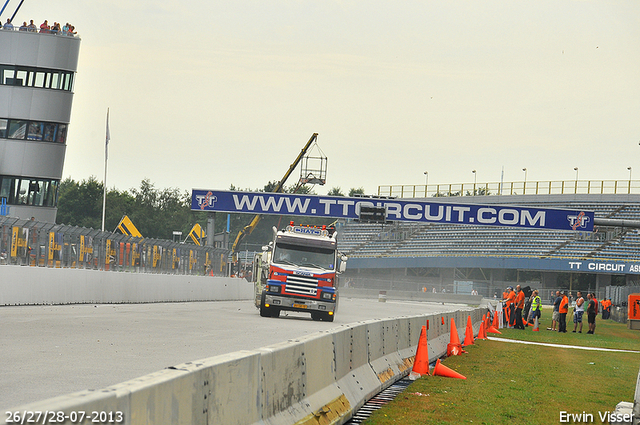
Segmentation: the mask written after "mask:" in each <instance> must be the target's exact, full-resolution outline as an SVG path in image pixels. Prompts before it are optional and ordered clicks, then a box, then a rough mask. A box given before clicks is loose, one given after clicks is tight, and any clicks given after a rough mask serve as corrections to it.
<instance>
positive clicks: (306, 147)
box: [231, 133, 318, 263]
mask: <svg viewBox="0 0 640 425" xmlns="http://www.w3.org/2000/svg"><path fill="white" fill-rule="evenodd" d="M317 139H318V133H313V135H312V136H311V138H310V139H309V141H308V142H307V144H306V145H304V147H303V148H302V150H301V151H300V154H299V155H298V157H297V158H296V159H295V160H294V161H293V163H291V165H290V166H289V169H288V170H287V172H286V173H284V176H282V178H281V179H280V181H279V182H278V184H277V185H276V187H275V188H274V190H273V191H274V192H276V193H280V192H282V189H283V188H284V184H285V182H286V181H287V179H288V178H289V176H291V174H292V173H293V170H295V168H296V167H297V166H298V164H299V163H300V161H302V158H304V156H305V155H306V153H307V151H308V150H309V148H310V147H311V145H312V144H313V143H314V142H316V140H317ZM300 183H301V182H298V184H300ZM261 218H262V216H261V215H260V214H256V215H255V216H254V217H253V220H251V223H249V224H248V225H247V226H245V227H244V228H243V229H242V230H241V231H240V232H238V236H237V237H236V240H235V241H234V242H233V245H232V247H231V261H232V262H233V263H235V262H236V261H238V250H239V249H240V243H241V242H242V240H243V239H244V238H245V236H249V235H250V234H251V233H252V232H253V230H254V229H255V228H256V226H257V225H258V223H260V220H261Z"/></svg>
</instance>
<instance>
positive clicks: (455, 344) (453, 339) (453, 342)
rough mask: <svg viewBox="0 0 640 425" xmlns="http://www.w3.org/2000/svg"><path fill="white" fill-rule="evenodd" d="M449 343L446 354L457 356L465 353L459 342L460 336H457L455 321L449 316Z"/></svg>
mask: <svg viewBox="0 0 640 425" xmlns="http://www.w3.org/2000/svg"><path fill="white" fill-rule="evenodd" d="M449 334H450V336H449V344H448V345H447V356H457V355H459V354H462V353H466V351H464V350H463V349H462V345H461V344H460V338H459V337H458V330H457V329H456V322H455V321H454V320H453V317H452V318H451V330H450V332H449Z"/></svg>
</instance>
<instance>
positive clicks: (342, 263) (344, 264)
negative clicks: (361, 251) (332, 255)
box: [340, 255, 349, 273]
mask: <svg viewBox="0 0 640 425" xmlns="http://www.w3.org/2000/svg"><path fill="white" fill-rule="evenodd" d="M348 259H349V257H347V256H346V255H343V256H342V257H340V273H344V271H345V270H347V260H348Z"/></svg>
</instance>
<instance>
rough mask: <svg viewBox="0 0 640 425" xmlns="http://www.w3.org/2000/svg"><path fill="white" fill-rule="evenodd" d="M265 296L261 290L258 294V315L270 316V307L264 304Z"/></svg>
mask: <svg viewBox="0 0 640 425" xmlns="http://www.w3.org/2000/svg"><path fill="white" fill-rule="evenodd" d="M266 297H267V295H266V294H265V293H264V292H263V293H262V296H260V317H270V316H271V311H270V310H271V309H269V308H267V307H265V306H264V303H265V298H266Z"/></svg>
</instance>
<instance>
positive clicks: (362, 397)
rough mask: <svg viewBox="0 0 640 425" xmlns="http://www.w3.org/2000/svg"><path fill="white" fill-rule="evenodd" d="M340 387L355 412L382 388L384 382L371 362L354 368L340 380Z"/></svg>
mask: <svg viewBox="0 0 640 425" xmlns="http://www.w3.org/2000/svg"><path fill="white" fill-rule="evenodd" d="M338 388H339V389H340V391H341V392H342V393H343V394H344V395H345V396H346V397H347V399H348V400H349V403H350V405H351V408H352V413H355V411H357V410H358V409H359V408H360V407H362V405H364V403H365V402H366V401H367V400H369V399H370V398H371V397H373V396H374V395H376V394H377V393H379V392H380V391H381V390H382V383H381V382H380V379H378V376H377V375H376V373H375V372H374V371H373V369H372V368H371V366H370V365H369V364H366V365H363V366H360V367H358V368H356V369H353V370H351V371H350V372H349V374H347V375H345V376H344V377H343V378H341V379H339V380H338Z"/></svg>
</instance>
